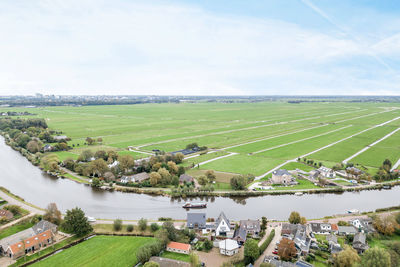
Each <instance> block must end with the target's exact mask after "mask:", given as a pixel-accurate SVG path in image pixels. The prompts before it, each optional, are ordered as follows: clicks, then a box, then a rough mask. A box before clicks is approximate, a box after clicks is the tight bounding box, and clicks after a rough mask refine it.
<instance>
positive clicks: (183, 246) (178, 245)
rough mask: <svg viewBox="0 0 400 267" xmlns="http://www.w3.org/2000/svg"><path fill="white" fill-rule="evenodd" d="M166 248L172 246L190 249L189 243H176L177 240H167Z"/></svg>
mask: <svg viewBox="0 0 400 267" xmlns="http://www.w3.org/2000/svg"><path fill="white" fill-rule="evenodd" d="M167 248H173V249H180V250H186V251H188V250H190V245H189V244H185V243H178V242H169V244H168V245H167Z"/></svg>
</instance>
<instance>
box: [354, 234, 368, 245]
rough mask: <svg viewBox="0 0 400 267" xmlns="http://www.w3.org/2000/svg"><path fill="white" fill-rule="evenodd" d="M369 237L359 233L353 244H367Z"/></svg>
mask: <svg viewBox="0 0 400 267" xmlns="http://www.w3.org/2000/svg"><path fill="white" fill-rule="evenodd" d="M366 240H367V237H366V235H365V234H364V233H357V234H356V235H355V236H354V239H353V243H356V242H359V243H361V244H365V242H366Z"/></svg>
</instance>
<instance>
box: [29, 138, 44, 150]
mask: <svg viewBox="0 0 400 267" xmlns="http://www.w3.org/2000/svg"><path fill="white" fill-rule="evenodd" d="M26 149H28V151H29V152H31V153H36V152H39V151H40V150H41V149H42V146H41V145H39V142H38V141H36V140H31V141H29V142H28V144H26Z"/></svg>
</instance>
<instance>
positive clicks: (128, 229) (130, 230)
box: [126, 224, 133, 232]
mask: <svg viewBox="0 0 400 267" xmlns="http://www.w3.org/2000/svg"><path fill="white" fill-rule="evenodd" d="M126 231H128V232H132V231H133V224H128V225H127V226H126Z"/></svg>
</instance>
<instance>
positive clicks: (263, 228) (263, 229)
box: [260, 216, 268, 231]
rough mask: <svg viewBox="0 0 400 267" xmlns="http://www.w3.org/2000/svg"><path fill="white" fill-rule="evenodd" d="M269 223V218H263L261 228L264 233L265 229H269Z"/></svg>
mask: <svg viewBox="0 0 400 267" xmlns="http://www.w3.org/2000/svg"><path fill="white" fill-rule="evenodd" d="M267 223H268V220H267V217H265V216H262V217H261V227H260V228H261V230H262V231H265V229H267Z"/></svg>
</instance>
